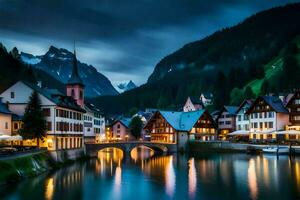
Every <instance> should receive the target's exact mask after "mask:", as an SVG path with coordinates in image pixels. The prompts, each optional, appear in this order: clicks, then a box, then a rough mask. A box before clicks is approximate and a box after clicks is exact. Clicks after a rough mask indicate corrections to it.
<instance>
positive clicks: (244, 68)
mask: <svg viewBox="0 0 300 200" xmlns="http://www.w3.org/2000/svg"><path fill="white" fill-rule="evenodd" d="M299 34H300V3H297V4H290V5H287V6H283V7H278V8H273V9H270V10H267V11H263V12H260V13H257V14H255V15H253V16H251V17H249V18H248V19H246V20H245V21H243V22H241V23H240V24H238V25H236V26H234V27H231V28H225V29H223V30H220V31H217V32H216V33H214V34H212V35H211V36H208V37H206V38H204V39H202V40H200V41H196V42H193V43H190V44H187V45H185V46H184V47H183V48H181V49H179V50H178V51H176V52H174V53H173V54H171V55H169V56H167V57H165V58H163V59H162V60H161V61H160V62H159V63H158V64H157V65H156V67H155V69H154V72H153V74H152V75H151V76H150V77H149V80H148V83H147V84H145V85H142V86H140V87H139V88H136V89H134V90H131V91H128V92H125V93H123V94H120V95H118V96H115V97H112V96H105V97H98V98H94V99H92V100H93V102H94V103H95V104H97V105H98V106H100V107H102V108H103V109H104V111H106V112H109V113H122V112H127V111H128V110H129V109H130V108H132V107H138V108H145V107H158V108H168V109H177V108H178V107H180V106H182V104H183V102H184V100H185V99H186V97H187V96H189V95H195V96H198V95H200V93H201V92H213V93H214V95H215V102H214V106H213V108H212V109H214V108H218V107H220V106H221V105H223V104H229V103H233V104H238V103H239V101H240V98H234V97H239V96H240V97H241V96H243V97H246V98H248V97H253V96H255V95H258V94H259V93H261V92H260V90H261V85H262V84H254V83H256V82H257V81H261V82H264V81H263V80H265V79H266V80H268V81H269V82H270V83H268V82H266V81H265V82H266V83H264V86H263V87H262V89H263V91H264V88H267V89H265V91H271V90H272V92H284V91H290V90H293V89H295V87H296V86H297V84H298V83H299V81H298V80H299V79H297V78H296V77H294V76H298V75H297V73H293V72H294V70H299V63H297V62H295V59H290V58H292V57H297V55H296V54H297V52H298V51H299V49H298V47H297V45H293V44H291V43H292V41H293V40H295V38H297V36H298V35H299ZM290 47H292V48H290ZM286 49H294V50H293V51H294V53H292V54H293V55H292V56H288V54H291V53H288V52H290V50H288V51H286ZM284 52H287V53H285V54H284ZM282 55H284V56H283V57H282ZM278 57H282V58H283V59H284V63H285V64H284V66H286V67H285V68H284V69H283V70H278V73H277V74H278V75H277V79H273V78H268V77H269V72H270V70H269V67H268V66H269V65H270V63H271V62H272V61H274V60H275V59H276V58H278ZM282 62H283V61H282ZM278 69H279V68H278ZM280 74H281V75H280ZM287 76H290V77H293V78H288V77H287ZM287 79H288V80H287ZM275 80H276V81H275ZM283 81H285V83H287V82H289V83H288V84H285V83H283V84H275V82H277V83H282V82H283ZM268 84H269V86H268ZM266 85H267V87H265V86H266ZM247 86H249V87H247ZM257 87H258V89H257ZM298 87H299V86H298ZM237 94H238V95H239V96H236V95H237Z"/></svg>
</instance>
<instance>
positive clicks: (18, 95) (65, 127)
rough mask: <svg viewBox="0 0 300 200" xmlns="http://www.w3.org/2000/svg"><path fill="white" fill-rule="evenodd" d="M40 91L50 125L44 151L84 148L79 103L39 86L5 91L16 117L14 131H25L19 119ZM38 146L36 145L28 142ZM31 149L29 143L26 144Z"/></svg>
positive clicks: (17, 86) (18, 85) (20, 84)
mask: <svg viewBox="0 0 300 200" xmlns="http://www.w3.org/2000/svg"><path fill="white" fill-rule="evenodd" d="M33 91H36V92H37V93H38V95H39V98H40V100H41V106H42V111H43V114H44V117H45V120H46V123H47V133H46V135H47V137H46V140H44V141H41V142H40V145H41V147H47V148H48V150H61V149H74V148H82V147H83V137H82V136H83V113H84V112H85V111H84V110H83V109H81V108H80V106H78V105H77V104H76V102H75V101H74V100H73V99H72V98H70V97H67V96H64V95H62V94H61V93H60V92H58V91H56V90H48V89H43V88H39V87H38V86H36V85H34V84H32V83H27V82H24V81H18V82H17V83H15V84H14V85H13V86H11V87H10V88H8V89H7V90H5V91H4V92H3V93H2V94H1V95H0V96H1V97H2V98H3V101H5V102H7V104H8V108H9V110H10V111H11V112H12V113H14V115H15V116H17V117H16V119H15V120H13V131H14V132H18V130H19V129H20V128H21V124H22V123H21V122H20V121H21V120H20V119H19V116H23V115H24V112H25V108H26V106H27V103H28V99H29V97H30V96H31V94H32V93H33ZM28 143H29V144H28V145H36V141H35V142H34V141H30V142H28ZM23 144H24V145H27V143H26V142H24V143H23Z"/></svg>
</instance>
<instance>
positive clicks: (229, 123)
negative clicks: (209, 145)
mask: <svg viewBox="0 0 300 200" xmlns="http://www.w3.org/2000/svg"><path fill="white" fill-rule="evenodd" d="M237 109H238V107H236V106H223V108H222V109H221V110H220V112H219V114H218V117H217V119H216V121H217V123H218V129H219V138H220V139H221V140H225V139H226V137H227V134H228V133H231V132H233V131H235V130H236V111H237Z"/></svg>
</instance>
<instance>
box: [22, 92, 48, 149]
mask: <svg viewBox="0 0 300 200" xmlns="http://www.w3.org/2000/svg"><path fill="white" fill-rule="evenodd" d="M23 123H24V126H23V127H22V128H21V129H20V135H21V136H22V137H23V138H24V139H37V142H38V143H37V144H38V146H39V139H43V138H44V137H45V135H46V131H47V128H46V121H45V119H44V115H43V112H42V108H41V101H40V98H39V96H38V93H37V92H36V91H34V92H33V93H32V94H31V96H30V97H29V102H28V104H27V106H26V108H25V113H24V118H23Z"/></svg>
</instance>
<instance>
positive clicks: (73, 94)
mask: <svg viewBox="0 0 300 200" xmlns="http://www.w3.org/2000/svg"><path fill="white" fill-rule="evenodd" d="M71 96H72V97H73V98H74V97H75V91H74V89H72V90H71Z"/></svg>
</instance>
